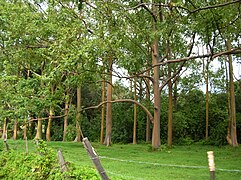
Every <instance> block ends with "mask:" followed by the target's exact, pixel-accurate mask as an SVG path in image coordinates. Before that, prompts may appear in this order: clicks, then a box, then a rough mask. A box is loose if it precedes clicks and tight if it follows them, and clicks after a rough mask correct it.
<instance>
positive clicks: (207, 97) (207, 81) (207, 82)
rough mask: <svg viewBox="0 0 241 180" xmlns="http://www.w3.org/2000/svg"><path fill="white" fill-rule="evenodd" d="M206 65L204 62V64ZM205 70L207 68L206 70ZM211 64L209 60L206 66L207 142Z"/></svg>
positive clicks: (206, 135)
mask: <svg viewBox="0 0 241 180" xmlns="http://www.w3.org/2000/svg"><path fill="white" fill-rule="evenodd" d="M203 63H204V62H203ZM204 69H205V68H204ZM208 71H209V62H208V60H207V64H206V73H204V74H205V76H204V77H205V83H206V134H205V137H206V140H207V139H208V125H209V92H208V89H209V87H208V86H209V73H208Z"/></svg>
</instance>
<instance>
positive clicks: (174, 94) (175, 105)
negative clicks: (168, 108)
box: [173, 79, 178, 111]
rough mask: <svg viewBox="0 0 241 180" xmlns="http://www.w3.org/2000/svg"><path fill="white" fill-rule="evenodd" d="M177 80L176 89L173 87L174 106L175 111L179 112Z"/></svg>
mask: <svg viewBox="0 0 241 180" xmlns="http://www.w3.org/2000/svg"><path fill="white" fill-rule="evenodd" d="M177 96H178V94H177V79H176V81H175V83H174V87H173V106H174V111H177Z"/></svg>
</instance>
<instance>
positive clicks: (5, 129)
mask: <svg viewBox="0 0 241 180" xmlns="http://www.w3.org/2000/svg"><path fill="white" fill-rule="evenodd" d="M7 125H8V120H7V118H5V119H4V122H3V134H2V139H4V135H5V134H7Z"/></svg>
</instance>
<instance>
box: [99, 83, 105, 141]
mask: <svg viewBox="0 0 241 180" xmlns="http://www.w3.org/2000/svg"><path fill="white" fill-rule="evenodd" d="M101 100H102V102H104V101H105V81H104V80H103V81H102V90H101ZM104 123H105V104H102V106H101V128H100V144H103V141H104V128H105V125H104Z"/></svg>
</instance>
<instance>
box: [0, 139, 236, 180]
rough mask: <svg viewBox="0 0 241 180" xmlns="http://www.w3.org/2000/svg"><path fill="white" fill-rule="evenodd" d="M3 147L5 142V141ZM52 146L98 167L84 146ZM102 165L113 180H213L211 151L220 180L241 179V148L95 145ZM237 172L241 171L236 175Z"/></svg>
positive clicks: (21, 145)
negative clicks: (209, 167)
mask: <svg viewBox="0 0 241 180" xmlns="http://www.w3.org/2000/svg"><path fill="white" fill-rule="evenodd" d="M1 144H3V141H2V140H1ZM8 144H9V145H10V148H12V149H16V150H19V151H25V142H24V141H23V140H17V141H13V140H9V141H8ZM47 144H48V147H51V148H53V149H55V150H56V152H57V150H58V149H61V150H62V152H63V155H64V157H65V160H66V161H68V162H72V163H75V164H77V165H80V166H82V165H85V166H86V165H87V166H91V167H94V165H93V163H92V161H91V160H90V158H89V157H88V155H87V153H86V151H85V149H84V147H83V145H82V143H76V142H48V143H47ZM28 146H29V151H30V152H31V151H34V150H35V148H34V144H33V141H29V142H28ZM92 146H93V147H94V149H95V151H96V152H97V154H98V155H99V156H100V159H101V163H102V165H103V167H104V169H105V170H106V172H107V174H108V176H109V177H110V178H113V177H117V178H118V177H119V178H122V179H136V180H138V179H140V180H141V179H144V180H152V179H153V180H155V179H157V180H158V179H161V180H162V179H163V180H165V179H167V180H169V179H170V180H172V179H180V180H182V179H183V180H186V179H195V180H196V179H197V180H198V179H205V180H206V179H210V174H209V169H208V160H207V151H214V156H215V166H216V168H217V170H216V179H217V180H219V179H220V180H225V179H227V180H238V179H241V148H240V147H237V148H232V147H229V146H224V147H215V146H206V145H190V146H174V147H173V148H172V149H168V148H166V147H165V146H163V147H162V149H161V150H158V151H151V146H150V145H147V144H137V145H132V144H127V145H123V144H114V145H112V146H111V147H105V146H103V145H100V144H98V143H92ZM233 170H239V171H236V172H233Z"/></svg>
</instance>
